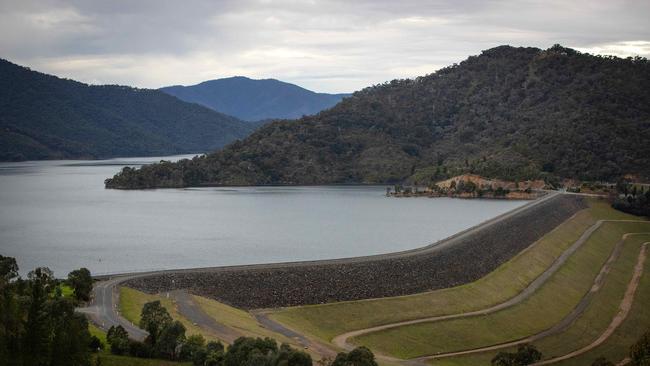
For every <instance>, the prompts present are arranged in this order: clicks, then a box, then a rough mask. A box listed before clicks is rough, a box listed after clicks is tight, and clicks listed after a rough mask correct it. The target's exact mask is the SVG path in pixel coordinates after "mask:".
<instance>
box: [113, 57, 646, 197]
mask: <svg viewBox="0 0 650 366" xmlns="http://www.w3.org/2000/svg"><path fill="white" fill-rule="evenodd" d="M648 85H650V63H648V60H646V59H643V58H627V59H621V58H616V57H609V56H606V57H604V56H593V55H590V54H584V53H580V52H578V51H575V50H572V49H569V48H564V47H561V46H558V45H556V46H554V47H552V48H549V49H547V50H541V49H537V48H515V47H510V46H501V47H496V48H493V49H489V50H486V51H484V52H482V53H481V54H480V55H478V56H471V57H469V58H468V59H467V60H465V61H463V62H461V63H460V64H457V65H452V66H449V67H446V68H444V69H441V70H439V71H437V72H435V73H433V74H430V75H427V76H423V77H418V78H415V79H406V80H393V81H390V82H387V83H384V84H381V85H375V86H372V87H368V88H366V89H363V90H361V91H359V92H356V93H354V94H353V95H352V96H351V97H349V98H346V99H344V100H343V101H342V102H341V103H339V104H338V105H336V106H335V107H333V108H332V109H329V110H326V111H323V112H321V113H319V114H317V115H315V116H309V117H304V118H302V119H300V120H298V121H277V122H274V123H271V124H269V125H266V126H264V127H262V128H261V129H259V130H257V131H256V132H254V133H253V134H252V135H250V136H249V137H248V138H246V139H244V140H243V141H237V142H235V143H232V144H230V145H229V146H227V147H226V148H224V149H222V150H221V151H217V152H215V153H212V154H209V155H205V156H199V157H195V158H194V159H191V160H183V161H180V162H178V163H167V162H161V163H159V164H154V165H150V166H144V167H142V168H141V169H131V168H125V169H124V170H123V171H122V172H120V173H119V174H117V175H115V177H113V178H110V179H107V180H106V187H108V188H120V189H137V188H153V187H185V186H200V185H261V184H337V183H395V182H402V181H417V182H418V183H419V184H425V185H426V184H428V182H431V181H438V180H441V179H444V178H448V177H452V176H456V175H458V174H462V173H474V174H479V175H482V176H486V177H492V178H500V179H506V180H513V181H517V180H526V179H544V178H548V177H563V178H576V179H585V180H614V179H616V178H618V177H621V176H623V175H626V174H632V175H636V176H639V177H642V178H648V177H650V144H649V143H648V141H650V89H649V88H648V87H647V86H648Z"/></svg>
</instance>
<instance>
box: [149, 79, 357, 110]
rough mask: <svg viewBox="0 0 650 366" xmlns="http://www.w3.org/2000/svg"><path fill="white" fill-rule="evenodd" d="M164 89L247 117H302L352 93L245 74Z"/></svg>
mask: <svg viewBox="0 0 650 366" xmlns="http://www.w3.org/2000/svg"><path fill="white" fill-rule="evenodd" d="M160 90H162V91H164V92H165V93H168V94H171V95H173V96H175V97H177V98H179V99H182V100H184V101H186V102H192V103H198V104H201V105H204V106H206V107H208V108H211V109H214V110H215V111H219V112H221V113H225V114H228V115H231V116H235V117H237V118H240V119H243V120H246V121H261V120H269V119H295V118H300V117H302V116H304V115H312V114H316V113H318V112H320V111H322V110H324V109H328V108H331V107H333V106H334V105H335V104H336V103H338V102H340V101H341V99H343V98H344V97H347V96H350V94H326V93H315V92H313V91H310V90H307V89H304V88H301V87H299V86H297V85H294V84H289V83H285V82H282V81H279V80H275V79H263V80H253V79H249V78H246V77H243V76H236V77H231V78H225V79H217V80H210V81H205V82H202V83H200V84H197V85H192V86H180V85H176V86H169V87H165V88H161V89H160Z"/></svg>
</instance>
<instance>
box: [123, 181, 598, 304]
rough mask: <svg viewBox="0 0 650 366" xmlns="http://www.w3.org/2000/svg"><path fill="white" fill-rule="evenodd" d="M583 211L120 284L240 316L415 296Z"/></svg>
mask: <svg viewBox="0 0 650 366" xmlns="http://www.w3.org/2000/svg"><path fill="white" fill-rule="evenodd" d="M585 207H586V203H585V202H584V200H583V198H582V197H579V196H572V195H561V194H553V195H551V196H549V197H545V198H542V199H540V202H536V203H534V204H531V205H530V206H529V207H526V208H523V209H518V210H515V211H513V212H512V213H511V214H506V215H503V216H502V217H499V218H498V219H495V220H492V221H491V222H489V223H487V224H483V225H479V226H478V227H476V228H473V229H470V230H468V231H466V232H463V233H462V234H461V235H456V236H454V237H451V238H449V239H446V240H443V241H441V242H438V243H435V244H432V245H430V246H427V247H423V248H420V249H417V250H412V251H406V252H399V253H391V254H385V255H378V256H369V257H358V258H346V259H340V260H327V261H311V262H296V263H280V264H266V265H254V266H238V267H221V268H207V269H198V270H192V271H169V272H159V273H153V274H151V275H146V276H137V277H134V278H132V279H129V280H127V281H126V282H125V284H126V285H127V286H130V287H133V288H136V289H138V290H141V291H145V292H149V293H157V292H162V291H170V290H175V289H186V290H187V291H189V292H191V293H194V294H197V295H201V296H206V297H210V298H213V299H216V300H218V301H221V302H225V303H227V304H230V305H233V306H237V307H240V308H245V309H257V308H271V307H280V306H295V305H305V304H319V303H325V302H334V301H346V300H360V299H368V298H377V297H387V296H399V295H408V294H414V293H418V292H423V291H429V290H435V289H440V288H446V287H452V286H457V285H461V284H464V283H468V282H472V281H475V280H477V279H479V278H481V277H483V276H484V275H486V274H487V273H489V272H491V271H493V270H494V269H496V268H497V267H498V266H499V265H501V264H502V263H504V262H506V261H507V260H509V259H510V258H512V257H513V256H514V255H516V254H517V253H519V252H520V251H522V250H523V249H525V248H527V247H528V246H529V245H531V244H532V243H534V242H535V241H536V240H537V239H539V238H541V237H542V236H543V235H544V234H545V233H547V232H548V231H550V230H552V229H553V228H555V227H556V226H557V225H559V224H560V223H562V222H563V221H564V220H566V219H567V218H569V217H570V216H571V215H573V214H574V213H575V212H577V211H579V210H581V209H583V208H585ZM432 219H434V218H432Z"/></svg>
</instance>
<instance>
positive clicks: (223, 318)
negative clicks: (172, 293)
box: [193, 296, 295, 343]
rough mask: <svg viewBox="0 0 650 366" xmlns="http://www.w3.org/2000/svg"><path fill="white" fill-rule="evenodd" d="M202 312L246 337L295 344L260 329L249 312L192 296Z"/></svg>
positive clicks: (285, 338)
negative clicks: (268, 338)
mask: <svg viewBox="0 0 650 366" xmlns="http://www.w3.org/2000/svg"><path fill="white" fill-rule="evenodd" d="M193 297H194V301H196V303H197V304H199V306H200V307H201V309H203V311H204V312H205V313H206V314H208V315H210V316H211V317H212V318H214V319H215V320H216V321H218V322H219V323H221V324H223V325H226V326H228V327H230V328H233V329H235V330H238V331H239V332H241V333H242V334H243V335H245V336H247V337H262V338H264V337H271V338H274V339H275V340H277V341H278V342H284V343H295V342H294V341H293V340H292V339H289V338H287V337H284V336H282V335H281V334H278V333H275V332H271V331H269V330H267V329H266V328H264V327H262V326H261V325H260V324H259V323H258V322H257V320H255V318H254V317H253V315H251V314H250V313H249V312H247V311H244V310H241V309H237V308H234V307H232V306H228V305H225V304H222V303H220V302H218V301H215V300H211V299H207V298H205V297H201V296H193Z"/></svg>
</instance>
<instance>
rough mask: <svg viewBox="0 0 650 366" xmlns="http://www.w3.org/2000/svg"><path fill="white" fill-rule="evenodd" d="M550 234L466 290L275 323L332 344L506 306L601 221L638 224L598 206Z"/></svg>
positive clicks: (319, 308)
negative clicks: (379, 328) (382, 328)
mask: <svg viewBox="0 0 650 366" xmlns="http://www.w3.org/2000/svg"><path fill="white" fill-rule="evenodd" d="M589 204H590V207H589V208H588V209H585V210H582V211H580V212H578V213H577V214H576V215H575V216H574V217H573V218H571V219H570V220H568V221H566V222H565V223H563V224H562V225H560V226H558V227H557V228H556V229H555V230H553V231H551V232H549V233H548V234H546V235H545V236H544V237H543V238H541V239H540V240H539V241H537V242H536V243H535V244H534V245H533V246H531V247H530V248H529V249H527V250H525V251H523V252H521V253H520V254H518V255H517V256H515V257H514V258H512V259H511V260H510V261H508V262H507V263H505V264H504V265H502V266H500V267H499V268H498V269H496V270H495V271H493V272H492V273H490V274H488V275H487V276H485V277H483V278H481V279H479V280H478V281H475V282H473V283H469V284H466V285H463V286H458V287H453V288H449V289H444V290H437V291H432V292H426V293H422V294H416V295H410V296H400V297H392V298H383V299H372V300H362V301H353V302H339V303H333V304H324V305H311V306H300V307H292V308H285V309H281V310H279V311H278V312H276V313H274V314H272V315H271V317H272V318H273V319H275V320H277V321H279V322H282V323H284V324H286V325H288V326H289V327H291V328H293V329H295V330H298V331H301V332H304V333H307V334H311V335H314V336H316V337H320V338H321V339H323V340H326V341H330V340H331V339H332V338H333V337H334V336H336V335H339V334H342V333H345V332H347V331H351V330H356V329H364V328H368V327H372V326H376V325H381V324H388V323H394V322H398V321H403V320H410V319H417V318H422V317H430V316H438V315H445V314H455V313H463V312H468V311H472V310H477V309H482V308H486V307H489V306H492V305H495V304H497V303H500V302H503V301H505V300H506V299H509V298H511V297H513V296H515V295H516V294H517V293H519V292H520V291H521V290H522V289H524V288H525V287H526V286H527V285H528V284H529V283H530V282H531V281H532V280H534V279H535V278H536V277H537V276H539V274H541V273H542V272H543V271H544V270H545V269H546V268H548V267H549V266H550V264H551V263H552V262H553V261H554V260H555V259H556V258H557V257H558V256H559V255H560V254H561V253H562V252H563V251H564V250H565V249H566V248H568V247H569V246H570V245H571V244H572V243H573V242H575V240H577V239H578V238H579V237H580V235H581V234H582V233H583V232H584V231H585V230H586V229H587V228H588V227H590V226H591V225H593V224H594V223H595V222H596V221H597V220H599V219H634V216H631V215H627V214H624V213H621V212H619V211H615V210H613V209H611V208H610V207H609V205H608V204H607V203H606V202H604V201H600V200H595V199H594V200H590V201H589Z"/></svg>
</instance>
